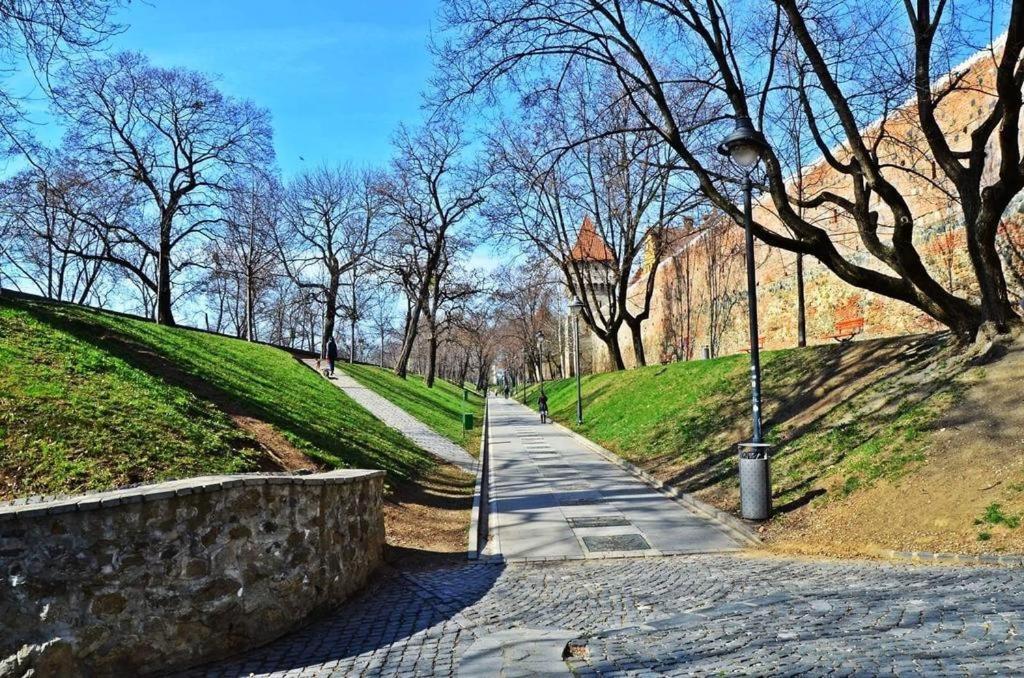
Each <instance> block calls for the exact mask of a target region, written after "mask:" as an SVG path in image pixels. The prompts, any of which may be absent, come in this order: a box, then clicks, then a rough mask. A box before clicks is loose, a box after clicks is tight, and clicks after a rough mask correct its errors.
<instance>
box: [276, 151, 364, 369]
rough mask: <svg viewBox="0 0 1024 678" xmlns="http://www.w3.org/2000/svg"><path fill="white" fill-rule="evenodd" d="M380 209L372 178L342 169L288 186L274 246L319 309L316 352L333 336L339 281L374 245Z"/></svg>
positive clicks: (328, 170) (312, 173) (323, 169)
mask: <svg viewBox="0 0 1024 678" xmlns="http://www.w3.org/2000/svg"><path fill="white" fill-rule="evenodd" d="M381 206H382V202H381V200H380V196H379V193H378V189H377V187H376V184H375V180H374V178H373V177H372V175H370V174H369V173H361V174H360V173H356V172H354V171H353V170H352V169H350V168H346V167H334V168H331V167H320V168H317V169H315V170H312V171H309V172H304V173H303V174H301V175H299V176H298V177H297V178H295V179H294V180H293V181H292V182H291V184H289V186H288V195H287V201H286V206H285V219H284V221H283V222H282V227H281V229H280V230H279V231H278V235H277V238H278V244H279V248H280V250H281V259H282V263H283V265H284V266H285V269H286V270H287V272H288V274H289V275H290V276H291V277H292V279H293V280H294V281H295V283H296V284H297V285H298V286H299V288H301V289H303V290H307V291H309V292H312V293H313V294H314V295H315V296H316V298H317V299H318V301H319V303H321V304H323V308H324V312H323V319H324V322H323V333H322V335H321V338H320V349H319V350H320V352H321V353H323V352H324V351H325V350H326V346H327V340H328V339H330V338H331V337H332V336H333V335H334V332H335V329H334V327H335V322H336V319H337V315H338V306H339V292H340V290H341V287H342V283H343V279H344V276H345V275H346V274H348V273H351V272H352V271H353V270H354V269H355V267H356V266H357V265H358V264H360V263H361V262H363V261H364V260H365V259H366V258H367V256H368V255H369V254H370V252H371V251H372V250H373V248H374V246H375V244H376V242H377V239H378V237H379V233H380V227H381V222H380V216H381Z"/></svg>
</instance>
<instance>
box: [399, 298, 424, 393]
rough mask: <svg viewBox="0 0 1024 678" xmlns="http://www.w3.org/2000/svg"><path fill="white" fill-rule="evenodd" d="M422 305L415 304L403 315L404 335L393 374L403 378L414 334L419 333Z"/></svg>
mask: <svg viewBox="0 0 1024 678" xmlns="http://www.w3.org/2000/svg"><path fill="white" fill-rule="evenodd" d="M422 310H423V307H422V306H421V305H420V304H418V303H417V305H416V306H415V307H414V308H412V309H410V310H409V312H408V313H407V314H406V317H405V336H404V337H403V339H402V350H401V352H400V353H399V354H398V360H396V361H395V374H396V375H398V376H399V377H401V378H402V379H405V378H406V377H407V376H408V374H409V359H410V358H411V357H412V348H413V346H414V345H415V344H416V336H417V335H418V334H419V324H420V313H422Z"/></svg>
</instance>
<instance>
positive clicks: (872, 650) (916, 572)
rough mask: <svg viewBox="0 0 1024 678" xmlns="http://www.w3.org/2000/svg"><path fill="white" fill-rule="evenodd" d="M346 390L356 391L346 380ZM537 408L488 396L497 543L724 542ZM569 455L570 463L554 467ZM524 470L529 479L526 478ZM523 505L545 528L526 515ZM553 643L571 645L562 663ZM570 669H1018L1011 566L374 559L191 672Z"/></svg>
mask: <svg viewBox="0 0 1024 678" xmlns="http://www.w3.org/2000/svg"><path fill="white" fill-rule="evenodd" d="M342 387H343V388H344V387H345V386H344V385H342ZM347 390H348V389H347V388H346V391H347ZM353 391H354V392H355V393H361V394H365V389H361V387H358V386H355V387H353ZM353 397H355V396H353ZM374 407H375V406H373V405H371V406H370V409H371V411H373V409H374ZM534 416H535V415H533V414H532V413H527V412H526V411H525V410H524V409H522V408H521V407H520V406H517V405H513V404H512V403H511V402H494V401H492V410H491V417H492V419H491V425H492V431H493V435H494V438H492V441H491V443H492V454H493V455H494V456H493V459H494V464H493V470H494V475H495V478H494V479H495V490H496V492H497V493H498V497H497V501H498V503H499V506H501V507H502V508H503V512H502V513H501V520H502V521H503V522H502V524H501V526H500V527H499V531H500V533H501V535H500V541H501V547H502V548H503V549H515V551H513V552H517V553H526V552H528V550H529V549H531V548H535V549H538V550H539V551H540V552H548V553H558V554H559V555H569V554H576V555H579V554H583V555H593V554H594V553H595V550H594V549H593V548H592V546H588V545H587V540H586V539H585V537H586V536H587V533H586V530H587V529H595V528H581V527H579V526H576V527H572V526H570V525H569V519H571V518H604V517H615V518H618V519H619V521H618V522H619V523H621V522H622V521H627V522H628V523H629V525H628V526H627V525H625V524H616V525H612V526H609V527H608V528H607V529H612V528H613V529H614V530H622V529H624V528H627V527H628V529H629V531H628V534H631V535H639V537H641V538H643V539H644V540H645V541H647V542H648V543H649V544H650V545H651V547H652V548H651V549H643V550H640V551H636V552H634V553H633V555H646V554H649V553H651V552H654V551H658V552H661V553H665V552H668V551H672V550H678V549H692V550H708V549H709V548H711V547H712V546H716V547H719V548H732V545H731V544H729V543H728V542H726V541H723V537H722V536H719V535H718V533H717V532H716V531H715V529H714V528H713V527H712V526H710V525H709V524H707V523H703V522H701V521H700V520H696V519H695V517H693V516H690V515H688V514H687V512H686V511H685V510H684V509H682V508H681V507H678V506H675V505H672V504H671V503H670V502H668V500H666V499H664V498H661V497H660V496H658V497H657V498H658V500H659V501H657V502H656V501H655V500H654V498H652V497H650V496H648V491H647V490H645V489H644V488H643V487H636V486H634V485H633V482H635V481H633V480H632V479H631V478H630V477H620V476H619V475H617V474H616V473H615V472H614V471H613V469H617V468H618V467H614V466H613V465H612V466H613V469H609V468H606V467H605V466H604V465H603V464H602V463H599V462H604V460H601V459H599V458H596V457H593V455H592V453H591V456H587V454H585V450H582V449H578V448H577V447H576V443H575V441H573V440H571V439H569V438H568V437H566V436H565V434H564V433H563V432H561V431H559V430H558V429H555V428H554V427H547V428H543V429H542V428H541V427H540V424H539V423H536V424H535V423H534V422H533V421H532V418H533V417H534ZM516 446H518V448H517V447H516ZM504 448H508V449H507V450H506V449H504ZM517 449H518V453H517V452H516V450H517ZM552 454H553V456H552ZM537 457H540V458H537ZM604 463H607V462H604ZM570 465H572V466H576V468H577V469H578V470H577V472H576V473H571V472H569V471H567V470H566V469H565V468H556V467H559V466H562V467H565V466H570ZM619 473H623V472H619ZM538 481H540V482H542V483H543V484H544V487H545V488H546V489H545V490H544V491H543V492H540V491H537V492H535V491H533V490H531V489H529V487H527V486H532V485H535V484H537V482H538ZM571 483H572V484H575V483H579V484H580V485H581V486H580V487H578V488H577V487H569V486H568V484H571ZM583 483H587V487H585V488H584V487H582V484H583ZM574 497H580V498H586V501H581V502H572V501H570V500H571V499H572V498H574ZM552 500H554V501H555V503H552ZM666 502H668V503H666ZM577 509H580V510H581V513H577ZM582 509H586V512H582ZM528 517H532V518H534V519H535V520H537V521H540V522H541V524H542V525H543V527H540V528H537V529H533V528H531V527H529V525H527V524H525V523H524V522H523V521H524V520H525V519H526V518H528ZM506 518H507V519H508V520H507V521H506ZM602 529H606V528H602ZM672 529H677V530H679V533H680V535H683V536H682V537H680V536H674V535H673V534H671V533H670V532H671V530H672ZM614 534H616V535H617V534H619V532H615V533H614ZM636 538H637V537H636V536H633V537H629V539H636ZM573 549H575V550H573ZM588 552H589V553H588ZM567 647H571V648H572V649H573V651H572V652H571V653H568V654H569V657H568V659H563V652H564V651H565V649H566V648H567ZM570 672H571V673H572V674H573V675H576V676H675V675H680V676H682V675H756V676H762V675H797V674H804V675H823V674H829V675H857V676H861V675H863V676H876V675H882V674H886V675H892V674H895V675H900V676H909V675H920V676H934V675H952V674H957V675H1021V674H1024V570H1000V569H989V568H979V567H972V568H959V567H923V566H913V565H902V564H900V565H895V564H879V563H871V562H857V561H817V560H812V559H785V558H778V557H759V556H754V555H750V554H737V553H710V554H709V553H704V554H700V555H678V556H665V557H659V558H644V557H636V558H619V559H609V560H594V559H583V560H575V561H559V562H543V563H536V562H514V561H512V562H507V561H506V562H503V561H501V560H483V561H475V562H467V561H449V562H448V563H447V564H442V565H436V566H434V567H429V568H428V567H425V566H420V567H411V566H407V567H405V568H398V569H390V568H385V569H383V570H382V571H381V572H380V573H379V575H378V576H377V577H376V578H375V580H374V582H373V583H372V584H371V585H370V586H369V587H367V589H366V590H364V591H363V592H362V593H361V594H359V595H357V596H356V597H355V598H353V599H352V600H350V601H348V602H347V603H346V604H345V605H344V606H342V608H341V609H339V610H338V611H337V612H336V613H335V614H333V615H331V616H329V617H327V618H326V619H323V620H321V621H319V622H317V623H314V624H312V625H310V626H308V627H306V628H304V629H301V630H299V631H297V632H295V633H293V634H291V635H289V636H286V637H285V638H282V639H280V640H279V641H276V642H274V643H271V644H270V645H268V646H266V647H264V648H260V649H257V650H254V651H251V652H249V653H246V655H245V656H242V657H238V658H235V659H231V660H228V661H225V662H220V663H218V664H215V665H211V666H207V667H203V668H200V669H197V670H194V671H191V672H189V673H188V674H187V675H188V676H211V677H213V676H232V677H235V676H249V675H257V676H274V677H284V676H288V677H291V676H486V677H487V678H492V677H494V678H498V677H504V678H513V677H518V676H523V677H525V676H538V675H544V676H568V675H570Z"/></svg>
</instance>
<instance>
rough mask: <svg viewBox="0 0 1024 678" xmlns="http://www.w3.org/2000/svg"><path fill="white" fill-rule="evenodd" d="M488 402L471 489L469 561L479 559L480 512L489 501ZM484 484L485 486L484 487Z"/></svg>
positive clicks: (485, 405)
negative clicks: (474, 483) (486, 475)
mask: <svg viewBox="0 0 1024 678" xmlns="http://www.w3.org/2000/svg"><path fill="white" fill-rule="evenodd" d="M489 413H490V402H489V401H488V399H487V398H484V421H483V430H482V431H481V434H480V458H479V459H478V460H477V464H476V485H475V486H474V488H473V508H472V511H471V513H470V518H469V538H468V539H467V540H466V558H468V559H469V560H477V559H478V558H479V557H480V548H481V544H480V541H481V539H480V537H481V534H480V529H481V512H482V511H483V509H484V502H485V501H488V500H489V499H485V498H484V493H485V488H486V487H489V486H490V482H489V479H487V480H486V481H485V478H484V476H485V474H487V473H488V472H489V470H490V464H488V463H487V457H488V453H489V449H490V445H489V444H488V437H489V434H490V423H489V422H490V418H489V417H488V414H489ZM485 482H486V485H485ZM488 527H489V526H488V525H486V524H485V525H484V532H483V543H484V545H486V544H487V534H488V532H489V530H488Z"/></svg>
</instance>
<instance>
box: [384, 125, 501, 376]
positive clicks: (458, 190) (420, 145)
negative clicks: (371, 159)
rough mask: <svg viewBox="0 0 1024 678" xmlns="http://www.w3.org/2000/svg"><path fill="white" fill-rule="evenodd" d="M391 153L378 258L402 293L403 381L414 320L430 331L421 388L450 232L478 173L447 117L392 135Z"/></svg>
mask: <svg viewBox="0 0 1024 678" xmlns="http://www.w3.org/2000/svg"><path fill="white" fill-rule="evenodd" d="M395 150H396V157H395V159H394V161H393V167H392V171H391V173H390V176H389V177H388V179H387V181H386V182H385V184H384V188H383V191H384V200H385V203H386V209H387V212H388V214H389V215H390V217H391V220H392V223H393V226H392V229H391V231H392V232H391V237H390V238H389V241H388V245H387V251H386V255H385V259H386V262H387V264H386V265H387V267H388V268H389V269H390V270H391V271H392V273H393V275H394V277H395V278H396V280H398V281H399V282H400V284H401V286H402V288H403V290H404V291H405V295H406V301H407V312H406V319H405V333H404V338H403V341H402V351H401V353H400V354H399V356H398V360H397V362H396V364H395V374H397V375H398V376H400V377H402V378H405V376H406V374H407V373H408V369H409V359H410V357H411V355H412V350H413V346H414V345H415V343H416V338H417V336H418V334H419V329H420V320H421V319H423V318H425V319H426V322H427V325H428V327H429V328H430V332H429V336H428V341H429V347H428V375H427V385H428V386H432V385H433V372H434V369H435V364H436V353H437V341H438V339H439V337H438V335H437V332H436V320H437V312H438V310H439V309H440V308H441V305H442V304H441V302H442V299H443V297H444V296H446V294H447V293H446V292H445V291H444V290H446V289H449V288H448V287H447V284H448V275H449V272H450V271H452V270H453V269H452V264H453V261H454V259H453V256H452V255H453V253H454V252H455V250H456V249H457V244H458V243H457V242H456V240H457V237H458V235H459V234H457V233H455V232H454V231H455V230H456V229H457V228H459V227H460V225H463V224H464V223H465V222H467V220H468V219H469V218H470V217H471V216H472V215H473V212H474V210H476V208H477V207H478V206H479V205H480V204H481V203H482V202H483V199H484V197H483V192H484V188H485V186H486V178H485V176H484V175H483V174H482V173H481V172H480V170H479V168H477V167H475V166H473V165H472V164H470V163H468V162H466V161H465V160H464V158H463V156H464V154H465V151H466V142H465V140H464V138H463V135H462V131H461V129H460V128H459V127H458V125H457V124H456V123H454V122H451V121H447V120H443V121H436V122H433V123H430V124H428V125H427V126H426V127H424V128H422V129H420V130H418V131H416V132H410V131H409V130H407V129H406V128H404V127H403V128H401V129H399V131H398V133H397V135H396V136H395Z"/></svg>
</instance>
